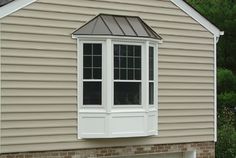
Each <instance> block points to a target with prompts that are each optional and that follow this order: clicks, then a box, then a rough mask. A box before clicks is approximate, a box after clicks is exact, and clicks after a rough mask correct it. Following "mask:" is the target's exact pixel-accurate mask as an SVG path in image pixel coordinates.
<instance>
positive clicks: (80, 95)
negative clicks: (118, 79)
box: [77, 40, 105, 109]
mask: <svg viewBox="0 0 236 158" xmlns="http://www.w3.org/2000/svg"><path fill="white" fill-rule="evenodd" d="M77 42H78V43H77V44H78V46H79V49H78V51H79V52H78V53H77V71H78V72H77V79H78V80H77V84H78V86H77V87H78V88H77V90H78V91H77V94H78V95H77V97H78V98H77V99H78V103H79V105H78V109H80V108H82V109H83V108H98V109H101V108H105V107H104V104H103V98H101V105H84V104H83V82H86V81H92V82H96V81H97V82H101V83H102V97H103V96H104V90H103V84H104V81H103V72H102V78H101V79H84V78H83V67H84V65H83V64H84V61H83V45H84V44H85V43H91V44H102V69H103V68H104V66H105V65H104V64H103V60H104V59H103V58H104V54H105V51H104V46H105V42H104V41H102V40H96V41H94V40H81V41H79V40H78V41H77Z"/></svg>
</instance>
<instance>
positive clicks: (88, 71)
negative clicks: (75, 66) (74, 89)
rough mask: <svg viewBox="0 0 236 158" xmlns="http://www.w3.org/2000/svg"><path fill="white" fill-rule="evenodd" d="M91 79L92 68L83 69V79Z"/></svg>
mask: <svg viewBox="0 0 236 158" xmlns="http://www.w3.org/2000/svg"><path fill="white" fill-rule="evenodd" d="M91 78H92V68H84V79H91Z"/></svg>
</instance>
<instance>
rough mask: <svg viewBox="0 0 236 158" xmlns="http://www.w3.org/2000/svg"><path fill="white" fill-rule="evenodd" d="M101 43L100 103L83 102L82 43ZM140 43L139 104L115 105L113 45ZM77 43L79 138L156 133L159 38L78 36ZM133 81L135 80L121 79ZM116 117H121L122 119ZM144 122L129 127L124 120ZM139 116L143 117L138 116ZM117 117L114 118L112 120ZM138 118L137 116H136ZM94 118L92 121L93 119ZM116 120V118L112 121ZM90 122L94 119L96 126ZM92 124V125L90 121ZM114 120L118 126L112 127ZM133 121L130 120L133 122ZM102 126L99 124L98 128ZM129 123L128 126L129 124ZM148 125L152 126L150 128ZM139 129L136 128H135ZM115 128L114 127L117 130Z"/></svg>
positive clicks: (135, 135) (134, 135)
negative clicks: (151, 74)
mask: <svg viewBox="0 0 236 158" xmlns="http://www.w3.org/2000/svg"><path fill="white" fill-rule="evenodd" d="M94 43H101V44H102V79H101V80H98V81H101V82H102V105H83V82H84V81H90V80H84V79H83V44H94ZM115 44H118V45H138V46H141V59H142V60H141V66H142V67H141V80H137V81H138V82H141V91H142V92H141V105H114V83H115V82H116V80H114V45H115ZM77 45H78V54H77V55H78V56H77V57H78V60H77V61H78V63H77V66H78V68H77V69H78V73H77V74H78V75H77V79H78V80H77V82H78V95H77V100H78V138H79V139H81V138H115V137H138V136H149V135H157V134H158V132H157V127H158V123H157V120H158V119H157V117H158V116H157V113H158V100H157V99H158V96H157V95H158V90H157V88H158V63H157V62H158V52H157V50H158V42H157V41H156V40H152V39H146V38H140V39H137V38H114V37H112V38H111V37H106V38H104V37H92V38H91V37H83V38H82V37H80V38H77ZM150 46H151V47H153V48H154V52H153V53H154V80H153V83H154V104H153V105H149V65H148V62H149V47H150ZM121 81H122V82H129V81H130V82H136V80H121ZM117 118H124V121H122V120H118V119H117ZM136 118H137V121H141V122H143V124H142V126H139V127H134V128H133V129H132V128H131V130H130V131H129V128H130V127H129V126H130V124H127V126H124V129H126V128H127V130H126V131H125V130H124V131H122V130H120V129H122V128H123V125H122V124H125V122H129V121H130V122H132V121H134V122H135V119H136ZM140 118H142V119H140ZM113 119H114V120H113ZM115 119H117V120H118V121H117V120H115ZM138 119H140V120H138ZM92 120H93V121H92ZM115 121H116V122H115ZM123 122H124V123H123ZM92 123H95V124H96V125H99V124H100V125H99V126H97V127H96V128H95V127H94V129H93V126H94V125H92ZM90 124H91V125H90ZM114 124H117V127H114ZM132 124H133V123H132ZM100 127H101V128H100ZM128 127H129V128H128ZM149 128H151V129H149ZM136 129H138V130H139V131H138V130H137V131H135V130H136ZM116 130H117V131H116Z"/></svg>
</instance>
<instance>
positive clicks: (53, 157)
mask: <svg viewBox="0 0 236 158" xmlns="http://www.w3.org/2000/svg"><path fill="white" fill-rule="evenodd" d="M194 150H196V151H197V158H214V157H215V143H214V142H202V143H186V144H162V145H136V146H125V147H110V148H96V149H80V150H70V151H45V152H30V153H14V154H3V155H1V156H0V158H87V157H111V156H129V155H130V156H131V155H145V154H160V153H168V152H171V153H173V152H187V151H194Z"/></svg>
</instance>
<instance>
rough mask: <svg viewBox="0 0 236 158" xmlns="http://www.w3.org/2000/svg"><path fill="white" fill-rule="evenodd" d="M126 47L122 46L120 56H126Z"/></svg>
mask: <svg viewBox="0 0 236 158" xmlns="http://www.w3.org/2000/svg"><path fill="white" fill-rule="evenodd" d="M126 48H127V46H126V45H120V56H126Z"/></svg>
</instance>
